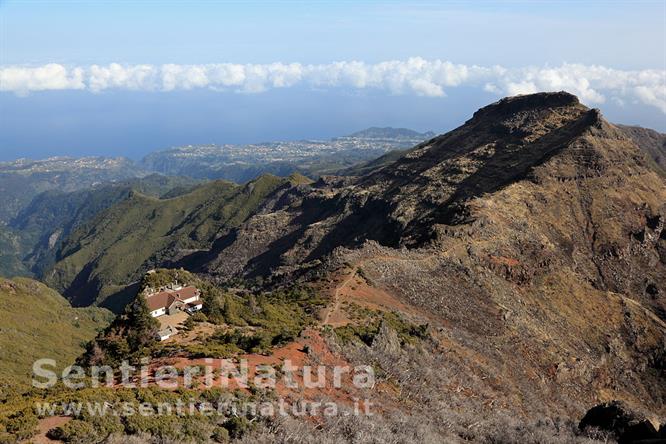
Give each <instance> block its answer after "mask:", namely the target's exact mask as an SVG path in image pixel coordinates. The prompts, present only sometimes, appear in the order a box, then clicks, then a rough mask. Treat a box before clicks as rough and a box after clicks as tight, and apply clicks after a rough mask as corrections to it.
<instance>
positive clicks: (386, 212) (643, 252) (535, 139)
mask: <svg viewBox="0 0 666 444" xmlns="http://www.w3.org/2000/svg"><path fill="white" fill-rule="evenodd" d="M664 202H666V181H665V180H664V178H663V176H660V174H659V173H658V172H657V171H656V170H655V169H653V168H652V165H651V164H650V162H649V161H648V159H647V158H646V156H645V155H644V153H643V152H642V151H641V150H640V149H639V148H638V147H637V146H636V145H635V143H634V142H633V141H632V140H630V139H629V138H627V137H626V135H625V134H624V133H623V132H622V131H620V130H618V129H617V128H616V127H615V126H613V125H611V124H609V123H608V122H606V121H605V120H604V119H603V117H602V116H601V114H600V112H599V111H598V110H591V109H588V108H586V107H585V106H583V105H581V104H580V103H579V102H578V100H577V99H576V97H574V96H572V95H570V94H567V93H555V94H536V95H531V96H522V97H514V98H508V99H504V100H501V101H499V102H497V103H495V104H492V105H489V106H488V107H485V108H482V109H481V110H479V111H478V112H477V113H475V115H474V116H473V117H472V118H471V119H470V120H469V121H468V122H466V123H465V124H464V125H462V126H461V127H459V128H457V129H455V130H453V131H451V132H449V133H447V134H444V135H441V136H438V137H436V138H434V139H432V140H429V141H427V142H424V143H423V144H421V145H419V146H417V147H415V148H414V149H412V150H411V151H409V152H408V153H407V154H406V155H404V156H403V157H402V158H400V159H398V160H397V161H396V162H394V163H392V164H389V165H387V166H384V167H382V168H380V169H378V170H375V171H373V172H370V173H369V174H367V175H366V176H363V177H359V178H356V179H350V178H346V179H344V180H336V179H335V178H325V179H323V180H321V181H319V182H317V183H315V184H312V185H310V186H306V187H301V188H299V189H297V190H296V189H285V190H280V191H279V192H278V193H276V194H275V195H274V196H273V197H272V200H271V202H270V203H268V204H266V206H265V207H264V209H263V210H262V211H260V212H259V213H258V214H256V215H254V216H252V217H250V218H249V219H248V220H247V221H246V222H245V223H244V224H242V225H241V226H239V227H238V228H237V229H236V230H235V231H234V233H233V236H231V237H229V238H226V239H225V241H224V242H221V243H220V248H218V249H214V250H213V251H211V252H210V257H211V258H213V259H212V260H210V261H208V262H207V263H205V264H203V266H202V267H201V271H203V272H206V273H209V274H211V275H213V276H217V277H219V278H220V279H222V280H224V279H228V278H231V277H234V276H246V277H253V276H258V275H261V276H268V277H270V278H271V279H272V281H273V282H280V281H282V280H290V281H291V280H292V279H294V278H300V279H304V280H308V279H309V278H310V277H311V276H315V275H316V276H319V277H321V276H326V275H328V274H330V273H334V272H335V270H336V264H338V265H339V264H342V263H349V264H353V265H354V266H361V265H359V264H362V267H363V270H364V272H365V273H367V274H368V275H369V276H371V278H372V281H373V282H375V283H376V285H378V286H379V287H381V288H382V290H383V291H386V292H388V293H390V294H391V295H392V296H394V297H395V298H397V299H398V300H400V301H401V302H402V303H403V304H405V305H406V306H408V307H410V309H412V311H413V312H414V313H416V314H415V316H421V321H419V322H423V323H428V324H430V325H432V326H433V328H435V329H436V330H437V331H439V332H441V335H442V338H441V341H442V343H445V344H446V347H447V348H445V349H444V351H443V353H447V354H446V361H445V363H441V365H442V366H447V368H456V369H459V372H460V374H462V373H464V374H469V375H479V374H482V375H483V376H482V377H481V376H479V378H478V379H477V380H474V383H473V384H471V383H470V384H468V385H466V387H469V389H470V390H471V391H474V392H475V393H474V397H473V399H479V400H482V399H486V400H487V402H490V401H488V399H490V398H492V399H493V402H495V401H496V404H493V405H497V404H502V405H504V406H506V408H509V409H512V412H515V413H516V414H524V415H538V414H541V413H548V414H553V415H561V414H564V415H575V416H576V417H580V416H582V414H583V413H584V412H585V410H586V409H587V408H588V406H589V405H594V404H596V403H598V402H599V400H600V399H608V396H609V394H610V395H611V396H612V397H614V398H620V399H627V400H630V401H632V402H633V403H634V404H636V405H641V406H644V407H645V408H646V409H648V410H652V411H654V412H655V413H656V414H657V415H666V411H665V410H664V403H663V400H664V399H666V380H665V379H664V374H663V368H664V362H665V360H664V359H665V358H664V357H665V356H666V342H665V341H664V337H666V323H665V322H664V321H665V320H666V305H665V304H666V288H665V285H666V261H664V259H663V258H664V257H665V254H664V251H666V246H665V245H666V244H665V239H666V234H665V232H664V223H663V221H664V220H666V207H665V206H664ZM239 258H240V259H239ZM412 314H413V313H412ZM451 350H455V352H450V353H449V351H451ZM432 356H433V359H435V358H434V357H437V356H438V355H437V354H433V355H432ZM438 365H439V364H438ZM452 377H453V376H452ZM493 380H499V381H503V383H502V384H495V385H492V384H491V383H490V381H493ZM406 389H407V388H406ZM449 389H450V388H447V387H445V386H444V387H439V388H433V387H430V388H429V389H428V390H429V391H431V392H432V391H436V390H443V393H445V392H446V390H449ZM489 393H492V396H491V395H489ZM470 396H471V395H470ZM479 402H481V401H479ZM478 408H479V409H483V408H484V404H480V405H479V406H478ZM525 412H529V413H525Z"/></svg>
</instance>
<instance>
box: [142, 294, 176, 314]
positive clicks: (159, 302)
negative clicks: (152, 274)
mask: <svg viewBox="0 0 666 444" xmlns="http://www.w3.org/2000/svg"><path fill="white" fill-rule="evenodd" d="M175 300H176V296H174V294H173V293H170V292H167V291H161V292H159V293H155V294H151V295H150V296H148V297H147V298H146V305H148V310H150V311H155V310H159V309H160V308H167V307H168V306H169V305H171V304H173V301H175Z"/></svg>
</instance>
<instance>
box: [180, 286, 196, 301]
mask: <svg viewBox="0 0 666 444" xmlns="http://www.w3.org/2000/svg"><path fill="white" fill-rule="evenodd" d="M174 293H175V294H176V296H178V297H179V298H180V299H190V298H193V297H194V296H196V295H197V288H196V287H185V288H181V289H180V290H178V291H175V292H174Z"/></svg>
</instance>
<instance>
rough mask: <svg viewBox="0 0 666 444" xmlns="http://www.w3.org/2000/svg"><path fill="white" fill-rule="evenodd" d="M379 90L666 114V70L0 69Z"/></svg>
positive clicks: (115, 82)
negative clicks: (645, 108)
mask: <svg viewBox="0 0 666 444" xmlns="http://www.w3.org/2000/svg"><path fill="white" fill-rule="evenodd" d="M293 86H303V87H309V88H338V87H339V88H353V89H378V90H384V91H386V92H388V93H390V94H417V95H421V96H427V97H444V96H446V91H447V90H448V89H451V88H456V87H460V86H465V87H471V88H478V89H479V90H483V91H486V92H490V93H492V94H496V95H498V96H499V95H515V94H527V93H532V92H536V91H559V90H566V91H569V92H571V93H573V94H576V95H577V96H579V97H580V99H581V100H582V101H583V102H584V103H587V104H590V105H595V104H600V103H604V102H606V101H607V100H609V99H610V100H612V102H613V103H616V104H622V103H634V102H638V103H642V104H644V105H649V106H654V107H656V108H658V109H659V110H661V111H662V112H664V113H666V70H654V69H646V70H633V71H632V70H617V69H613V68H608V67H604V66H597V65H582V64H563V65H560V66H555V67H548V66H547V67H523V68H504V67H501V66H490V67H483V66H476V65H460V64H454V63H451V62H448V61H442V60H425V59H422V58H419V57H414V58H410V59H407V60H391V61H385V62H379V63H365V62H361V61H341V62H333V63H328V64H319V65H308V64H300V63H270V64H245V65H244V64H234V63H220V64H203V65H176V64H166V65H161V66H160V65H121V64H118V63H111V64H109V65H106V66H99V65H92V66H73V67H72V66H70V67H67V66H64V65H60V64H54V63H51V64H47V65H43V66H38V67H24V66H5V67H0V91H10V92H14V93H17V94H20V95H25V94H27V93H29V92H32V91H44V90H69V89H79V90H89V91H92V92H101V91H105V90H112V89H125V90H140V91H174V90H190V89H196V88H209V89H212V90H216V91H235V92H243V93H260V92H263V91H266V90H269V89H271V88H289V87H293Z"/></svg>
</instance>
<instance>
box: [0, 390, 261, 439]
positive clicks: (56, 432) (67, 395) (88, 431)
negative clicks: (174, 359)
mask: <svg viewBox="0 0 666 444" xmlns="http://www.w3.org/2000/svg"><path fill="white" fill-rule="evenodd" d="M266 399H267V398H266V396H265V393H263V392H257V393H256V394H250V395H246V394H243V393H240V392H236V393H231V392H228V391H224V390H222V389H219V388H212V389H208V390H187V389H179V390H175V391H172V390H162V389H159V388H155V387H151V388H142V389H125V388H85V389H80V390H76V391H74V390H71V389H67V388H64V387H62V386H57V387H55V388H53V389H50V390H46V391H39V392H33V393H31V394H28V395H25V396H23V397H20V398H19V397H17V398H14V399H12V402H11V403H1V402H0V444H5V443H7V444H10V443H15V442H17V441H18V440H22V439H29V438H30V437H31V436H33V435H34V434H35V433H36V427H37V424H38V421H39V419H41V418H42V417H46V416H52V415H62V414H67V415H68V416H72V417H73V419H72V420H71V421H68V422H66V423H65V424H63V425H61V426H58V427H56V428H54V429H52V430H50V431H49V432H48V437H49V438H51V439H57V440H61V441H64V442H67V443H89V442H101V441H104V440H105V439H106V438H107V437H109V436H110V435H112V434H120V435H138V434H141V433H147V434H150V435H152V436H154V437H155V438H157V439H159V440H160V442H174V441H177V442H196V443H206V442H211V440H212V441H215V442H222V443H226V442H228V441H229V439H230V438H234V439H237V438H241V437H243V435H245V434H246V433H247V432H249V431H250V430H252V428H253V427H254V425H255V424H256V422H255V421H256V419H257V416H256V414H257V412H256V411H252V409H248V408H244V406H245V405H249V404H250V403H261V402H264V401H265V400H266ZM220 402H224V403H225V404H224V405H223V406H222V408H220V410H219V411H218V412H219V414H218V413H217V412H216V413H215V414H212V415H211V414H206V413H204V412H199V411H197V410H196V409H195V410H190V405H201V403H207V405H209V408H217V407H218V405H219V403H220ZM45 403H51V405H52V406H54V407H55V410H54V411H52V412H50V411H49V412H48V413H47V412H45V411H42V412H40V411H39V410H37V409H36V408H35V406H36V405H45ZM76 405H81V406H82V408H81V409H80V411H79V412H78V413H77V412H75V411H72V410H70V411H67V412H66V411H64V409H63V407H64V408H68V407H69V406H76ZM88 405H91V406H93V410H92V412H94V413H96V414H93V413H92V412H91V410H89V409H88V408H87V406H88ZM178 405H181V408H180V409H181V410H180V411H179V410H178V407H177V406H178ZM95 406H99V408H100V409H99V410H96V411H95V410H94V409H95V408H96V407H95ZM102 409H103V410H102ZM148 409H150V412H148V411H147V410H148ZM232 409H234V410H235V412H237V413H236V414H231V413H229V414H228V415H227V414H226V413H227V412H231V411H232ZM102 411H105V412H106V413H105V414H100V412H102ZM139 412H142V413H143V414H139ZM149 413H150V414H149ZM208 413H210V411H209V412H208Z"/></svg>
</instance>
